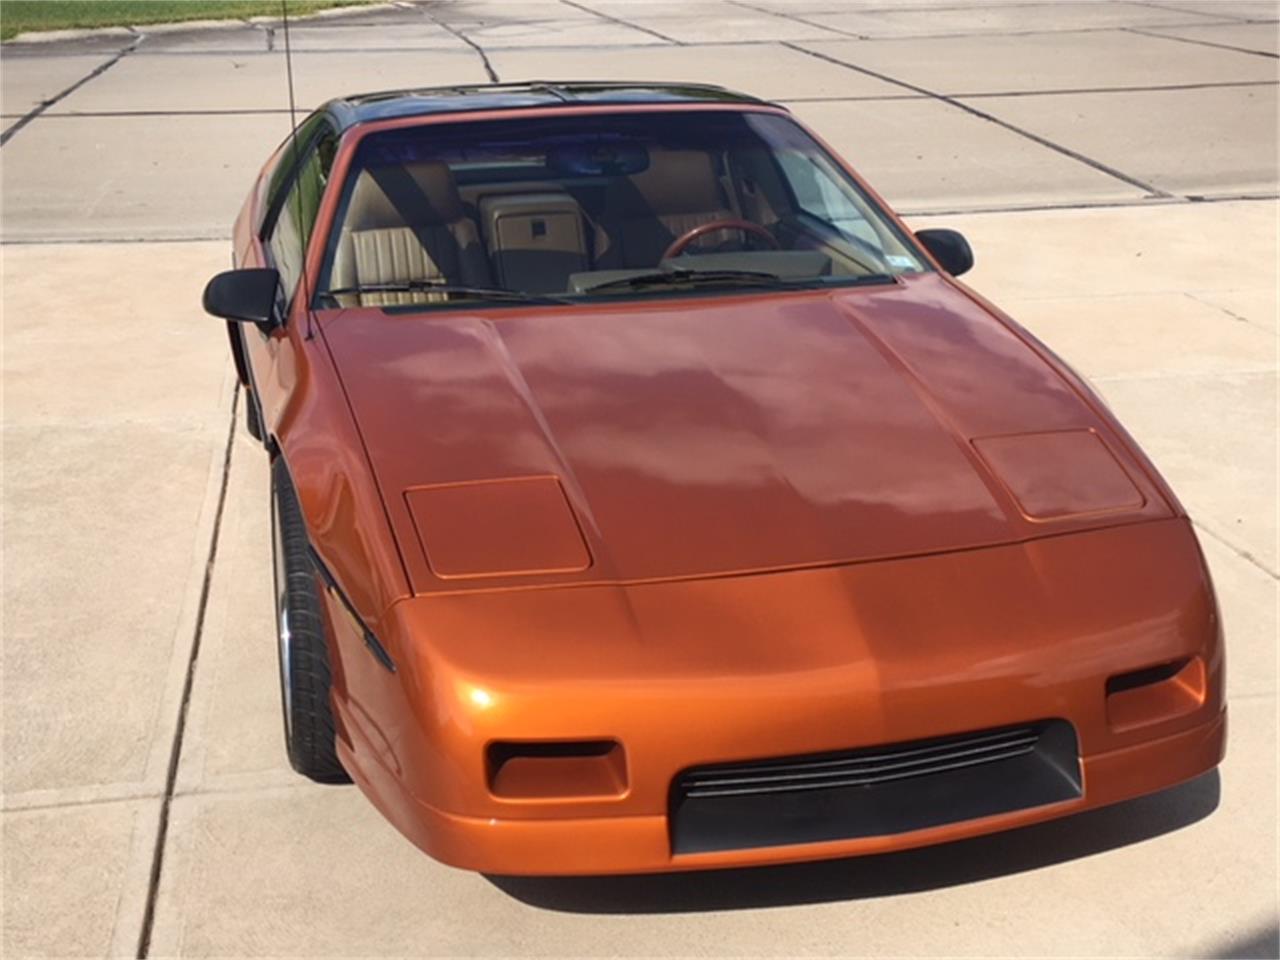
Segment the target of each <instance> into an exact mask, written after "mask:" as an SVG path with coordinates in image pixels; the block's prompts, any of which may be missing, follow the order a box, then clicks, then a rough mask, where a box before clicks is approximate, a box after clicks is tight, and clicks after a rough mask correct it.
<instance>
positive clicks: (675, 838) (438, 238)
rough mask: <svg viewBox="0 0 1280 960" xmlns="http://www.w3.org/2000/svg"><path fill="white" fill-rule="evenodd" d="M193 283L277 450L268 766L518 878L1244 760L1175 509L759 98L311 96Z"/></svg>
mask: <svg viewBox="0 0 1280 960" xmlns="http://www.w3.org/2000/svg"><path fill="white" fill-rule="evenodd" d="M234 243H235V249H234V262H235V264H236V267H237V268H236V269H235V270H232V271H230V272H228V273H223V274H220V275H218V276H216V277H214V278H213V280H211V281H210V283H209V285H208V287H207V289H206V291H205V297H204V303H205V307H206V309H207V310H208V311H209V312H211V313H213V314H215V315H216V316H220V317H223V318H226V319H227V320H228V321H229V323H228V325H227V326H228V331H229V333H230V337H231V351H232V355H233V357H234V359H235V364H236V368H237V371H238V373H239V377H240V381H241V383H242V384H243V387H244V400H245V413H246V415H247V419H248V428H249V431H250V432H251V433H252V434H253V435H254V436H255V437H257V438H259V439H260V440H261V441H262V443H263V445H264V446H265V448H266V450H267V452H268V454H269V456H270V457H271V464H272V471H271V476H272V518H273V521H274V522H273V529H274V538H275V550H274V556H275V582H276V595H277V610H278V625H279V636H278V646H279V655H280V678H281V693H282V695H283V703H284V728H285V741H286V744H287V749H288V754H289V759H290V761H291V763H292V764H293V766H294V768H295V769H296V770H297V771H298V772H299V773H301V774H303V775H305V776H307V777H310V778H312V779H314V780H318V781H323V782H338V781H345V780H347V779H348V778H349V779H352V780H354V781H355V782H356V783H357V784H358V785H359V787H360V789H361V790H363V791H364V793H365V794H366V795H367V796H368V797H369V799H370V800H371V801H372V802H373V803H374V804H375V805H376V806H377V807H378V809H379V810H381V811H382V812H383V814H385V815H386V817H387V818H388V819H389V820H391V822H392V823H394V824H395V825H396V827H398V828H399V829H400V830H401V831H402V832H403V833H404V834H405V835H406V836H407V837H408V838H409V839H410V840H412V841H413V842H414V843H416V844H417V845H418V846H420V847H421V848H422V849H423V850H425V851H426V852H427V853H429V854H431V855H432V856H434V857H437V858H439V859H440V860H442V861H444V862H446V863H450V864H454V865H457V866H460V867H466V868H470V869H474V870H483V871H488V872H494V873H503V874H536V873H558V874H565V873H617V872H633V871H663V870H683V869H695V868H705V867H722V866H729V865H740V864H762V863H770V862H778V861H794V860H806V859H816V858H822V857H842V856H848V855H852V854H861V853H868V852H873V851H884V850H892V849H899V848H905V847H912V846H917V845H921V844H929V843H937V842H941V841H947V840H952V839H956V838H959V837H966V836H971V835H974V834H980V833H986V832H990V831H995V830H1002V829H1006V828H1010V827H1016V826H1019V825H1022V824H1028V823H1032V822H1035V821H1039V820H1045V819H1048V818H1051V817H1059V816H1063V815H1066V814H1071V813H1075V812H1077V811H1080V810H1085V809H1089V808H1092V807H1098V806H1101V805H1103V804H1109V803H1114V802H1116V801H1119V800H1124V799H1127V798H1130V797H1135V796H1138V795H1140V794H1145V793H1149V792H1152V791H1155V790H1160V789H1162V788H1164V787H1168V786H1170V785H1172V784H1176V783H1179V782H1181V781H1184V780H1187V779H1189V778H1191V777H1195V776H1196V775H1197V774H1200V773H1203V772H1205V771H1207V770H1210V769H1211V768H1213V767H1214V766H1215V765H1216V764H1217V763H1218V762H1219V760H1220V759H1221V758H1222V756H1223V750H1224V743H1225V720H1226V714H1225V705H1224V700H1223V650H1222V638H1221V624H1220V621H1219V617H1218V612H1217V607H1216V604H1215V600H1214V595H1213V589H1212V586H1211V584H1210V581H1209V576H1208V573H1207V572H1206V568H1205V563H1204V559H1203V557H1202V556H1201V552H1200V550H1199V547H1198V544H1197V542H1196V537H1195V534H1194V533H1193V531H1192V527H1191V524H1190V522H1189V521H1188V519H1187V515H1186V512H1185V511H1184V509H1183V508H1182V507H1181V505H1180V504H1179V503H1178V501H1177V499H1175V497H1174V495H1173V493H1172V492H1171V491H1170V490H1169V488H1168V486H1166V484H1165V483H1164V481H1163V480H1162V479H1161V478H1160V476H1159V474H1158V473H1157V472H1156V470H1155V469H1154V468H1153V467H1152V465H1151V463H1150V462H1149V461H1148V460H1147V459H1146V457H1144V456H1143V454H1142V452H1141V451H1140V450H1139V449H1138V447H1137V445H1136V444H1135V443H1134V441H1133V439H1132V438H1131V437H1130V436H1129V435H1128V434H1127V433H1126V432H1125V431H1124V429H1123V428H1122V427H1121V426H1120V425H1119V424H1118V423H1117V422H1116V420H1115V418H1114V416H1113V415H1112V413H1111V412H1110V411H1109V410H1108V409H1107V407H1106V405H1105V404H1104V403H1103V402H1102V401H1101V400H1100V399H1099V398H1098V396H1097V395H1096V394H1095V393H1094V392H1093V391H1092V390H1091V389H1090V387H1089V385H1088V384H1087V383H1086V382H1084V380H1082V378H1081V377H1080V376H1079V375H1077V374H1076V373H1074V372H1073V371H1072V370H1071V368H1070V367H1068V366H1067V365H1066V364H1065V363H1063V362H1062V361H1061V360H1060V359H1058V358H1057V357H1056V356H1054V354H1053V353H1052V352H1051V351H1050V350H1049V349H1048V348H1046V347H1045V346H1044V345H1043V344H1041V343H1040V342H1038V341H1037V340H1036V339H1035V338H1034V337H1032V336H1031V335H1030V334H1028V333H1027V331H1026V330H1024V329H1022V328H1021V327H1019V326H1018V325H1017V324H1016V323H1015V322H1014V321H1013V320H1011V319H1010V318H1009V317H1007V316H1005V315H1004V314H1003V313H1001V312H1000V311H999V310H998V309H997V308H996V307H994V306H992V305H991V304H990V303H988V302H986V301H985V300H983V299H982V298H981V297H980V296H978V295H977V294H975V293H974V292H973V291H972V290H969V289H968V288H966V287H965V286H964V285H963V284H961V283H959V282H957V281H956V279H955V277H956V276H957V275H959V274H961V273H963V272H964V271H965V270H966V269H968V267H969V266H970V265H971V264H972V262H973V258H972V254H971V252H970V250H969V247H968V245H967V244H966V242H965V241H964V239H963V238H962V237H961V236H960V235H959V234H957V233H955V232H954V231H950V230H941V229H938V230H921V231H918V232H915V233H913V232H912V231H910V230H909V229H908V228H907V227H906V226H905V225H904V224H903V223H902V221H900V220H899V219H898V218H897V217H896V216H894V214H893V213H892V212H890V211H889V210H888V208H887V207H886V206H885V204H884V203H883V202H882V201H881V200H880V199H879V198H878V197H877V196H876V195H875V193H874V192H872V190H871V189H870V188H869V187H868V186H866V184H864V183H863V182H862V181H861V180H860V179H859V178H858V176H857V175H856V174H855V173H854V172H853V171H852V170H851V169H850V168H849V167H848V166H847V165H846V164H845V163H844V162H843V161H841V160H840V159H839V158H838V157H837V156H836V155H835V154H834V153H833V152H832V151H831V150H830V149H829V148H828V147H826V146H825V145H824V144H823V143H822V141H821V140H819V139H818V138H817V137H816V136H815V135H814V134H813V133H811V132H810V131H808V130H806V129H805V128H804V127H803V126H802V125H801V124H799V123H798V122H797V121H796V120H794V119H793V118H792V117H791V116H790V115H789V114H788V113H787V111H786V110H785V109H783V108H781V107H778V106H776V105H773V104H770V103H766V102H762V101H759V100H756V99H753V98H750V97H746V96H741V95H737V94H733V93H730V92H728V91H725V90H721V89H718V88H714V87H693V86H674V85H635V84H602V83H592V84H584V83H563V84H552V83H528V84H514V85H494V86H478V87H449V88H444V89H430V90H413V91H401V92H394V93H383V94H375V95H368V96H360V97H349V98H346V99H342V100H335V101H333V102H330V103H328V104H326V105H325V106H324V107H323V108H321V109H320V110H318V111H317V112H316V113H314V114H312V115H311V116H310V117H309V118H307V119H306V120H305V122H303V123H301V124H300V125H299V127H298V128H297V130H296V132H295V134H294V136H292V137H291V138H290V139H289V140H288V141H286V143H285V144H284V145H282V146H281V147H280V149H279V150H277V151H276V153H275V155H274V156H273V157H272V158H271V159H270V161H268V163H267V165H266V167H265V169H264V170H263V172H262V174H261V176H260V177H259V179H258V181H257V183H256V184H255V186H254V188H253V191H252V193H251V194H250V197H249V199H248V201H247V203H246V204H245V205H244V208H243V210H242V211H241V213H240V215H239V218H238V219H237V221H236V224H235V240H234Z"/></svg>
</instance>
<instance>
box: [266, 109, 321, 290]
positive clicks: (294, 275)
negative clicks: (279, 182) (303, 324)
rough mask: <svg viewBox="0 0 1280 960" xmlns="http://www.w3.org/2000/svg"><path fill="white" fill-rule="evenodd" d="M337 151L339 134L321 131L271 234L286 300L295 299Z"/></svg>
mask: <svg viewBox="0 0 1280 960" xmlns="http://www.w3.org/2000/svg"><path fill="white" fill-rule="evenodd" d="M336 152H337V138H336V137H335V136H334V135H333V133H332V132H331V131H327V130H326V131H324V132H323V133H321V135H320V139H319V140H318V141H317V142H316V144H315V146H314V148H313V149H311V150H309V151H307V152H306V153H305V156H304V158H303V161H302V166H301V167H300V168H299V169H298V174H297V177H296V178H295V179H294V181H293V183H292V184H290V186H289V187H288V189H287V191H286V193H285V195H284V198H283V200H282V202H281V205H280V209H279V211H278V212H277V214H276V220H275V224H274V225H273V226H272V228H271V232H270V235H269V236H268V238H267V247H268V248H269V249H270V251H271V260H272V263H273V264H274V265H275V268H276V269H277V270H279V271H280V283H281V286H282V287H283V289H284V295H285V299H286V300H290V299H292V297H293V292H294V290H295V289H297V286H298V280H299V279H300V278H301V276H302V264H303V259H304V257H305V255H306V249H307V243H308V242H309V241H310V239H311V228H312V227H313V226H315V222H316V212H317V211H318V210H319V209H320V198H321V197H322V196H323V195H324V188H325V184H326V183H327V182H328V179H329V171H330V169H331V168H332V166H333V157H334V154H335V153H336Z"/></svg>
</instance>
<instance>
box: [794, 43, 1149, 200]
mask: <svg viewBox="0 0 1280 960" xmlns="http://www.w3.org/2000/svg"><path fill="white" fill-rule="evenodd" d="M782 45H783V46H784V47H789V48H791V49H792V50H795V51H796V52H797V53H803V54H805V55H807V56H810V57H814V58H816V59H818V60H825V61H826V62H827V63H832V64H835V65H836V66H838V67H845V68H846V69H849V70H854V71H856V72H858V73H862V74H865V75H866V76H868V77H874V78H875V79H877V80H881V81H883V82H884V83H891V84H893V85H895V86H898V87H902V88H904V89H906V90H912V91H914V92H916V93H919V94H922V95H924V96H927V97H932V98H933V99H934V100H937V101H938V102H939V103H945V104H946V105H947V106H949V107H955V108H956V109H957V110H963V111H964V112H965V113H967V114H970V115H971V116H975V117H977V118H978V119H980V120H985V121H987V122H988V123H994V124H995V125H996V126H998V127H1001V128H1003V129H1005V130H1008V131H1009V132H1011V133H1016V134H1018V136H1021V137H1025V138H1026V139H1028V140H1030V141H1032V142H1033V143H1038V144H1040V146H1042V147H1045V148H1047V149H1049V150H1053V151H1054V152H1055V153H1060V154H1062V155H1063V156H1064V157H1070V158H1071V159H1072V160H1075V161H1076V162H1078V163H1083V164H1084V165H1085V166H1087V167H1091V168H1093V169H1094V170H1097V171H1098V172H1099V173H1105V174H1106V175H1107V176H1109V177H1114V178H1115V179H1116V180H1120V181H1122V182H1124V183H1127V184H1129V185H1130V186H1132V187H1137V188H1138V189H1140V190H1143V191H1145V192H1146V193H1147V194H1148V195H1149V196H1152V197H1161V198H1164V197H1170V196H1172V194H1170V193H1169V192H1168V191H1166V190H1161V189H1160V188H1159V187H1157V186H1155V185H1153V184H1150V183H1146V182H1145V181H1142V180H1139V179H1138V178H1137V177H1131V176H1129V174H1127V173H1124V172H1123V171H1120V170H1117V169H1116V168H1115V167H1109V166H1107V165H1106V164H1105V163H1102V162H1101V161H1099V160H1095V159H1093V158H1092V157H1089V156H1086V155H1085V154H1083V153H1079V152H1077V151H1075V150H1072V149H1071V148H1070V147H1064V146H1063V145H1062V144H1060V143H1054V142H1053V141H1052V140H1049V139H1048V138H1047V137H1042V136H1040V135H1039V134H1038V133H1032V132H1031V131H1030V130H1026V129H1023V128H1022V127H1019V126H1016V125H1015V124H1012V123H1009V122H1008V121H1007V120H1001V119H1000V118H999V117H997V116H994V115H992V114H990V113H987V112H986V111H985V110H979V109H978V108H977V107H974V106H971V105H969V104H967V103H963V102H962V101H960V100H957V99H956V98H955V97H951V96H948V95H947V94H945V93H938V92H937V91H934V90H929V89H927V88H926V87H921V86H917V85H916V84H914V83H908V82H907V81H905V80H898V79H897V78H895V77H891V76H888V75H887V74H883V73H879V72H878V71H875V70H870V69H868V68H866V67H860V66H857V65H856V64H852V63H848V62H847V61H844V60H841V59H839V58H838V57H832V56H829V55H827V54H825V53H819V52H818V51H816V50H809V49H806V48H805V47H802V46H800V45H798V44H795V43H792V42H790V41H786V40H784V41H783V42H782Z"/></svg>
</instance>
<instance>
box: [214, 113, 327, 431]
mask: <svg viewBox="0 0 1280 960" xmlns="http://www.w3.org/2000/svg"><path fill="white" fill-rule="evenodd" d="M337 144H338V134H337V131H336V130H335V129H334V127H333V125H332V123H331V122H330V121H329V119H328V118H327V117H326V116H324V115H319V116H316V117H313V118H311V119H310V120H308V121H307V122H306V123H304V124H303V125H302V126H301V127H300V128H299V131H298V140H297V147H296V149H295V148H294V147H293V146H292V144H290V145H288V146H286V148H285V149H284V150H283V151H281V159H280V161H279V162H278V163H277V165H276V168H275V170H274V171H273V172H272V173H271V175H270V180H271V181H272V182H271V183H270V184H269V186H268V191H267V205H266V211H265V214H264V216H263V219H262V225H261V227H260V228H259V230H258V232H257V242H256V243H255V244H254V248H255V250H254V254H255V256H254V259H257V260H258V261H259V262H258V264H257V265H261V266H267V267H274V268H275V269H276V270H277V271H278V272H279V274H280V287H279V290H278V293H277V298H276V317H275V322H274V323H273V324H271V325H270V326H263V327H254V326H252V325H248V324H237V326H238V327H239V329H240V331H241V337H242V338H243V339H242V344H243V347H244V356H245V358H246V360H247V363H246V366H247V368H248V369H247V374H248V378H249V380H250V384H249V386H250V393H251V397H250V398H249V402H253V403H257V404H258V408H259V411H260V414H261V422H262V424H263V425H264V427H265V428H266V431H267V433H268V434H270V433H272V432H273V431H274V427H275V425H276V423H277V422H278V421H279V418H280V415H281V413H282V412H283V408H284V404H285V402H286V401H287V400H288V397H289V394H290V392H291V391H292V389H293V383H294V378H295V370H296V365H295V363H294V358H293V350H294V347H293V341H292V340H291V338H290V332H291V331H290V329H289V323H290V317H291V316H297V315H302V311H301V310H295V309H294V306H295V301H296V302H297V303H298V305H299V306H301V305H302V304H303V300H302V298H304V297H305V296H306V293H305V291H306V290H308V289H309V288H310V284H308V283H304V277H303V265H304V263H305V259H306V251H307V248H308V245H309V244H310V242H311V235H312V230H313V228H314V226H315V220H316V213H317V211H318V210H319V208H320V201H321V198H322V197H323V196H324V191H325V188H326V186H327V185H328V181H329V174H330V172H331V170H332V166H333V158H334V154H335V153H336V152H337ZM245 265H246V266H249V265H251V264H247V263H246V264H245Z"/></svg>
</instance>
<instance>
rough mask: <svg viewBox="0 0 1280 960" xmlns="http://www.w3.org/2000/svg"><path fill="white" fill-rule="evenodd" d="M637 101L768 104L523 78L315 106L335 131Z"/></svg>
mask: <svg viewBox="0 0 1280 960" xmlns="http://www.w3.org/2000/svg"><path fill="white" fill-rule="evenodd" d="M637 103H723V104H727V105H729V104H768V103H769V101H767V100H761V99H759V98H757V97H752V96H748V95H747V94H744V93H735V92H734V91H732V90H726V89H725V88H724V87H716V86H712V85H711V84H698V83H647V82H645V83H639V82H638V83H624V82H611V81H599V82H597V81H570V82H559V81H542V80H528V81H523V82H520V83H483V84H461V85H458V86H448V87H422V88H419V89H414V90H386V91H383V92H380V93H363V94H358V95H354V96H349V97H342V98H340V99H337V100H330V101H329V102H328V103H327V104H325V105H324V107H322V108H321V109H323V110H326V111H327V112H328V113H329V114H330V116H332V117H333V118H334V120H335V121H336V122H337V124H338V127H339V128H340V129H342V130H346V129H347V128H349V127H353V126H356V125H357V124H361V123H370V122H372V121H375V120H391V119H395V118H398V117H417V116H430V115H434V114H441V113H468V112H474V111H477V110H506V109H513V108H522V107H523V108H532V107H548V106H565V105H575V106H584V107H586V106H600V105H608V104H616V105H618V106H625V105H630V104H637ZM769 105H771V106H772V104H769Z"/></svg>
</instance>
